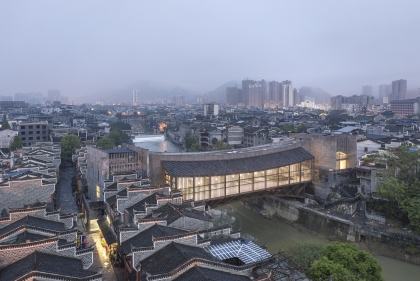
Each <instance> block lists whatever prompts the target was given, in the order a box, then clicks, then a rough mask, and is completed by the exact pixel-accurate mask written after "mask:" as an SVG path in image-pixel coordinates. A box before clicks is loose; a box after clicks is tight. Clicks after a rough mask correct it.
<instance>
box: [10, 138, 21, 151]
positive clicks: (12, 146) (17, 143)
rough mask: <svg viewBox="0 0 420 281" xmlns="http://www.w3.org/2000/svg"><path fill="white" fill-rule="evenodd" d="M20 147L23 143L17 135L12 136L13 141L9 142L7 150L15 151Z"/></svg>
mask: <svg viewBox="0 0 420 281" xmlns="http://www.w3.org/2000/svg"><path fill="white" fill-rule="evenodd" d="M22 147H23V142H22V140H21V138H20V137H19V136H18V135H16V136H14V137H13V140H12V141H11V142H10V146H9V149H10V150H11V151H15V150H16V149H20V148H22Z"/></svg>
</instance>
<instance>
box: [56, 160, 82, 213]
mask: <svg viewBox="0 0 420 281" xmlns="http://www.w3.org/2000/svg"><path fill="white" fill-rule="evenodd" d="M73 176H74V169H73V168H72V167H64V168H61V169H60V181H59V182H58V183H57V185H56V189H57V201H56V202H57V209H60V210H61V213H62V214H77V212H78V208H77V202H76V197H75V196H73V192H72V187H71V179H72V177H73Z"/></svg>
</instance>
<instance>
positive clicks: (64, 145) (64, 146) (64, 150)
mask: <svg viewBox="0 0 420 281" xmlns="http://www.w3.org/2000/svg"><path fill="white" fill-rule="evenodd" d="M76 148H80V140H79V138H78V137H77V136H75V135H67V136H65V137H64V138H62V139H61V157H70V156H71V155H72V154H73V153H75V152H76Z"/></svg>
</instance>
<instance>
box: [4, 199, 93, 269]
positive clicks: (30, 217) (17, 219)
mask: <svg viewBox="0 0 420 281" xmlns="http://www.w3.org/2000/svg"><path fill="white" fill-rule="evenodd" d="M77 235H78V232H77V227H76V217H75V215H62V214H60V213H59V211H52V210H50V209H49V208H47V205H40V204H36V205H33V206H29V207H26V208H16V209H12V208H10V209H7V208H5V209H3V211H2V216H1V217H0V256H1V257H2V258H1V260H0V268H2V267H6V266H9V265H11V264H13V263H15V262H17V261H19V260H20V259H23V258H25V257H26V256H28V255H31V254H33V253H34V252H36V251H41V252H46V253H50V254H54V255H60V256H68V257H72V258H78V259H79V260H81V261H82V264H83V268H85V269H87V268H89V267H90V266H91V265H92V262H93V249H94V248H93V246H92V247H88V248H86V249H83V250H79V249H77V247H78V245H77Z"/></svg>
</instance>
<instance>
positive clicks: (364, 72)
mask: <svg viewBox="0 0 420 281" xmlns="http://www.w3.org/2000/svg"><path fill="white" fill-rule="evenodd" d="M419 11H420V1H414V0H413V1H398V2H396V1H388V0H378V1H377V0H370V1H334V0H331V1H322V0H318V1H299V0H297V1H296V0H295V1H274V0H273V1H263V0H259V1H246V0H240V1H234V0H231V1H216V0H212V1H182V0H177V1H74V0H72V1H1V2H0V95H13V94H14V93H15V92H37V91H40V92H43V93H46V92H47V90H48V89H55V88H57V89H60V90H61V93H62V95H66V96H69V97H70V98H71V99H74V100H78V101H83V99H88V98H92V96H94V95H96V96H98V98H99V96H100V94H101V89H109V88H112V89H119V88H127V87H129V86H130V85H131V84H133V83H135V82H136V81H144V80H149V81H154V83H160V82H162V83H165V84H167V85H176V86H178V87H183V88H185V89H189V90H191V91H194V92H196V93H206V92H209V91H211V90H213V89H215V88H217V87H218V86H220V85H222V84H224V83H226V82H227V81H232V80H241V79H243V78H246V77H249V78H255V79H261V78H264V79H266V80H278V81H282V80H286V79H288V80H292V81H293V83H294V86H295V87H301V86H313V87H320V88H322V89H323V90H325V91H327V92H328V93H330V94H331V95H338V94H342V95H351V94H361V87H362V85H366V84H368V85H372V86H373V87H374V93H375V94H377V91H378V89H377V87H378V85H380V84H389V83H390V82H391V81H392V80H397V79H407V80H408V88H409V89H411V90H413V89H417V88H419V87H420V67H419V65H420V13H419ZM94 98H96V97H94Z"/></svg>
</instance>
